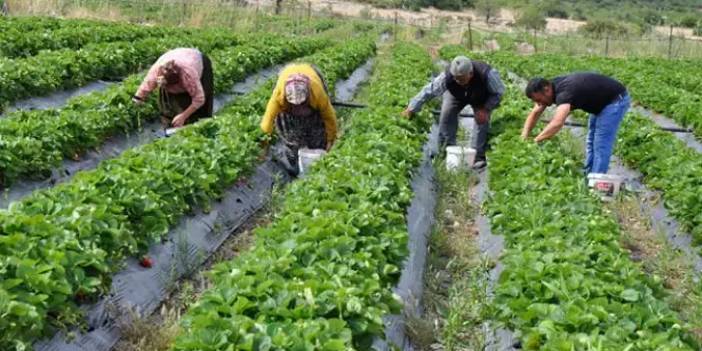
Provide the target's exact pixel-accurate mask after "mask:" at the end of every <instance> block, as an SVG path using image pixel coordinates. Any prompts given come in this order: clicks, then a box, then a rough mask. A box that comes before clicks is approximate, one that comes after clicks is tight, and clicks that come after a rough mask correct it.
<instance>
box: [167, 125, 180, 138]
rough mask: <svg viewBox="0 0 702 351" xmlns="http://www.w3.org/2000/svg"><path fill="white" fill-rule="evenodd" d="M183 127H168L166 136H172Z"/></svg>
mask: <svg viewBox="0 0 702 351" xmlns="http://www.w3.org/2000/svg"><path fill="white" fill-rule="evenodd" d="M181 128H183V127H177V128H167V129H166V132H165V133H164V134H166V136H167V137H169V136H171V135H173V134H175V133H177V132H178V131H179V130H180V129H181Z"/></svg>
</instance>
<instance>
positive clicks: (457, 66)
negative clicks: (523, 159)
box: [402, 56, 505, 169]
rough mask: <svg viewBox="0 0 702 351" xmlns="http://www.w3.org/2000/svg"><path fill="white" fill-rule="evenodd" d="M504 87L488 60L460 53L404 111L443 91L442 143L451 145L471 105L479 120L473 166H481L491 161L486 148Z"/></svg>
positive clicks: (408, 114)
mask: <svg viewBox="0 0 702 351" xmlns="http://www.w3.org/2000/svg"><path fill="white" fill-rule="evenodd" d="M504 91H505V87H504V84H502V80H501V79H500V74H499V72H498V71H497V70H495V69H494V68H492V67H491V66H490V65H488V64H487V63H485V62H482V61H471V60H470V59H469V58H467V57H465V56H457V57H456V58H454V59H453V61H451V64H450V65H449V67H448V68H447V69H446V71H445V72H443V73H441V74H439V75H438V76H437V77H436V78H434V80H432V81H431V82H430V83H429V84H427V85H426V86H424V88H422V90H421V91H420V92H419V94H417V96H415V97H414V98H413V99H412V100H411V101H410V103H409V106H408V107H407V109H406V110H405V111H404V112H403V113H402V114H403V116H405V117H411V116H412V115H413V114H415V113H417V112H419V111H420V110H421V109H422V105H424V103H426V102H427V101H429V100H431V99H433V98H435V97H437V96H439V95H442V94H443V98H442V100H443V101H442V103H441V118H440V122H439V123H440V126H439V127H440V128H439V141H440V143H441V144H442V145H447V146H451V145H456V132H457V131H458V115H459V113H460V112H461V110H463V108H464V107H466V105H471V107H472V108H473V111H474V115H475V122H476V123H475V127H474V131H473V133H472V134H473V138H472V147H473V148H474V149H475V150H476V155H475V163H474V165H473V168H475V169H480V168H483V167H485V166H486V165H487V163H486V160H487V159H486V157H485V152H486V150H487V145H488V131H489V130H490V115H491V113H492V111H493V110H494V109H496V108H497V107H498V106H499V105H500V101H501V99H502V94H504Z"/></svg>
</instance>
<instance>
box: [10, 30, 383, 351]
mask: <svg viewBox="0 0 702 351" xmlns="http://www.w3.org/2000/svg"><path fill="white" fill-rule="evenodd" d="M313 42H314V43H316V45H312V43H313ZM320 43H322V41H319V40H318V41H316V42H315V41H312V40H310V41H308V42H306V43H305V42H304V41H302V40H301V41H300V42H295V41H290V40H289V41H288V46H287V49H285V50H282V49H277V50H279V51H284V52H285V56H286V57H291V56H294V55H297V56H299V55H302V54H305V53H310V52H312V51H314V50H316V49H317V48H318V47H319V46H320V45H319V44H320ZM370 52H372V42H371V41H370V40H368V39H366V40H365V41H364V42H349V43H348V46H346V47H345V48H339V47H334V48H331V49H328V50H326V51H324V52H322V53H320V55H335V56H336V57H340V58H344V60H346V61H344V62H345V63H349V64H350V62H351V58H356V60H357V61H362V60H363V59H364V58H365V57H367V56H368V55H370ZM362 53H366V54H365V57H360V56H361V55H362ZM266 59H268V58H266ZM354 63H355V62H354ZM352 69H353V68H344V71H340V72H331V73H329V74H330V79H335V78H337V77H338V76H339V75H341V74H342V73H345V72H346V70H348V71H350V70H352ZM334 73H337V75H334ZM270 89H271V86H270V85H268V86H266V87H264V88H261V89H259V90H257V91H256V92H255V93H253V94H251V95H249V96H247V97H244V98H242V99H239V100H237V103H235V104H233V105H232V106H230V107H228V108H226V109H225V110H224V111H223V112H222V113H220V114H218V115H217V117H216V118H213V119H208V120H204V121H201V122H199V123H197V124H195V125H193V126H189V127H186V128H185V129H184V130H182V131H180V132H179V133H178V134H176V135H174V136H172V137H170V138H167V139H159V140H157V141H156V142H154V143H151V144H147V145H144V146H142V147H138V148H135V149H132V150H129V151H127V152H125V153H124V154H122V155H120V156H119V157H117V158H115V159H111V160H109V161H104V162H102V163H101V164H100V165H99V167H98V168H97V169H95V170H93V171H89V172H82V173H79V174H77V175H76V176H75V177H74V178H73V179H71V181H69V182H66V183H62V184H60V185H57V186H56V187H54V188H51V189H48V190H43V191H39V192H35V193H34V194H32V195H31V196H29V197H27V198H25V199H24V200H23V201H20V202H17V203H13V204H12V205H11V206H10V208H9V209H8V210H6V211H0V228H1V232H0V301H5V302H7V303H3V304H2V305H0V309H1V310H2V315H3V318H2V319H0V348H1V349H11V348H20V347H29V345H30V343H31V341H32V340H34V339H35V338H37V337H40V336H41V335H45V334H47V333H48V332H49V331H50V330H51V329H52V327H55V326H61V325H62V324H64V323H69V324H70V323H72V322H75V321H77V320H80V313H79V311H78V309H77V306H76V303H75V302H76V301H79V302H80V301H82V300H84V299H86V298H91V297H95V296H97V294H99V293H104V292H105V291H106V289H108V288H109V285H110V277H111V275H112V273H113V272H114V271H115V270H117V269H118V268H119V267H120V263H121V262H122V261H123V259H124V258H125V257H126V256H129V255H132V254H135V253H137V252H139V251H143V250H145V249H146V248H147V247H148V246H149V245H150V244H152V243H153V242H155V241H158V240H159V239H160V238H162V237H163V236H164V235H165V234H166V233H167V232H168V229H169V228H170V227H171V226H172V225H173V224H175V223H176V222H177V221H178V220H179V219H180V218H181V217H182V216H183V215H185V214H186V213H189V212H190V211H191V210H192V209H193V208H194V207H201V208H204V209H207V207H208V204H209V203H210V201H212V200H214V199H217V198H218V197H219V196H220V195H221V194H222V191H223V190H224V189H226V188H228V187H229V186H231V184H233V183H234V182H235V181H236V180H237V179H239V178H240V177H241V176H243V175H244V174H246V172H248V171H249V170H250V169H252V168H253V166H254V164H255V160H256V159H257V155H258V152H257V150H258V143H259V140H260V137H261V135H262V133H261V132H260V131H259V129H258V120H259V116H260V112H261V110H262V109H263V107H264V105H265V97H266V95H267V94H270ZM125 103H126V102H125Z"/></svg>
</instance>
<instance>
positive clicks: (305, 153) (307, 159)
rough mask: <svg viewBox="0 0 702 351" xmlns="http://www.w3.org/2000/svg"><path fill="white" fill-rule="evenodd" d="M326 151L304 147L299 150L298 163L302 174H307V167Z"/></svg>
mask: <svg viewBox="0 0 702 351" xmlns="http://www.w3.org/2000/svg"><path fill="white" fill-rule="evenodd" d="M326 153H327V152H326V151H325V150H324V149H308V148H302V149H299V150H297V165H298V166H299V167H300V175H303V174H305V172H306V171H307V169H309V168H310V166H312V164H313V163H314V162H315V161H317V160H318V159H320V158H321V157H322V156H324V154H326Z"/></svg>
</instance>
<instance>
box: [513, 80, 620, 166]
mask: <svg viewBox="0 0 702 351" xmlns="http://www.w3.org/2000/svg"><path fill="white" fill-rule="evenodd" d="M526 95H527V97H528V98H529V99H531V100H532V101H534V102H535V103H536V104H535V105H534V108H533V109H532V110H531V113H529V116H528V117H527V119H526V121H525V122H524V128H523V129H522V138H523V139H527V138H529V133H530V132H531V130H532V129H533V128H534V125H535V124H536V122H537V121H538V119H539V117H540V116H541V114H542V113H543V112H544V110H545V109H546V107H547V106H551V105H553V104H556V111H555V113H554V115H553V118H552V119H551V121H550V122H549V123H548V125H546V127H545V128H544V129H543V130H542V131H541V133H539V135H537V136H536V138H535V139H534V140H535V141H536V142H541V141H544V140H546V139H549V138H551V137H553V136H554V135H556V133H558V131H559V130H561V128H563V125H564V124H565V122H566V118H567V117H568V114H569V113H570V111H572V110H575V109H580V110H583V111H585V112H588V113H590V118H589V121H588V133H587V146H586V156H585V166H584V169H585V173H586V174H587V173H607V171H608V170H609V160H610V158H611V157H612V150H613V149H614V142H615V141H616V138H617V131H618V130H619V125H620V124H621V122H622V119H623V118H624V115H625V114H626V112H627V110H628V109H629V105H630V102H631V101H630V98H629V94H628V93H627V90H626V88H625V87H624V85H623V84H622V83H620V82H618V81H617V80H615V79H613V78H610V77H607V76H604V75H601V74H598V73H590V72H579V73H573V74H569V75H565V76H560V77H556V78H554V79H553V80H551V81H549V80H547V79H544V78H540V77H538V78H534V79H532V80H530V81H529V83H528V84H527V87H526Z"/></svg>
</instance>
